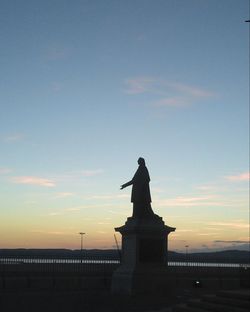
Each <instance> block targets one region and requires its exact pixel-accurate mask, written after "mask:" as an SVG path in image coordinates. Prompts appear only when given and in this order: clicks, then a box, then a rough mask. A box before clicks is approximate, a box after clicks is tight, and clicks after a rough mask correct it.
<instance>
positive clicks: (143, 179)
mask: <svg viewBox="0 0 250 312" xmlns="http://www.w3.org/2000/svg"><path fill="white" fill-rule="evenodd" d="M149 182H150V177H149V173H148V169H147V167H146V166H145V165H140V166H139V167H138V169H137V171H136V173H135V175H134V177H133V179H132V180H131V181H130V182H128V183H129V184H132V185H133V186H132V193H131V202H132V203H144V204H148V203H151V195H150V188H149Z"/></svg>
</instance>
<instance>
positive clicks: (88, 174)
mask: <svg viewBox="0 0 250 312" xmlns="http://www.w3.org/2000/svg"><path fill="white" fill-rule="evenodd" d="M102 173H103V169H95V170H83V171H81V174H82V175H83V176H84V177H93V176H96V175H99V174H102Z"/></svg>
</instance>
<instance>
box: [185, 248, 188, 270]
mask: <svg viewBox="0 0 250 312" xmlns="http://www.w3.org/2000/svg"><path fill="white" fill-rule="evenodd" d="M185 247H186V265H188V247H189V245H186V246H185Z"/></svg>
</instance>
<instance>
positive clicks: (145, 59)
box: [0, 0, 249, 251]
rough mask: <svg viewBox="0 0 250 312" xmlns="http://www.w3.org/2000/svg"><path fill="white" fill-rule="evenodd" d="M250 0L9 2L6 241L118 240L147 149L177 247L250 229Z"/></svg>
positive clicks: (2, 201)
mask: <svg viewBox="0 0 250 312" xmlns="http://www.w3.org/2000/svg"><path fill="white" fill-rule="evenodd" d="M248 19H249V1H248V0H240V1H238V0H220V1H218V0H189V1H186V0H127V1H122V0H116V1H115V0H106V1H101V0H92V1H90V0H89V1H87V0H74V1H69V0H43V1H38V0H32V1H31V0H25V1H18V0H2V1H1V2H0V38H1V40H0V45H1V48H0V68H1V70H0V108H1V109H0V185H1V187H0V248H71V249H79V248H80V235H79V234H78V233H79V232H84V233H86V234H85V235H84V240H83V242H84V248H115V239H114V234H116V237H117V239H118V242H119V243H120V240H121V236H120V234H119V233H115V231H114V228H115V227H118V226H121V225H123V224H124V223H125V221H126V219H127V217H129V216H131V214H132V204H131V203H130V193H131V188H129V187H128V188H126V189H124V190H120V185H121V184H123V183H125V182H127V181H129V180H131V178H132V177H133V175H134V173H135V171H136V169H137V159H138V157H144V158H145V160H146V165H147V168H148V170H149V173H150V177H151V182H150V188H151V196H152V207H153V210H154V212H155V213H156V214H158V215H160V216H161V217H162V218H163V220H164V221H165V223H166V224H167V225H169V226H172V227H176V231H175V232H174V233H171V234H170V236H169V249H170V250H174V251H183V250H185V246H189V247H188V248H189V250H190V251H198V250H199V251H200V250H202V251H208V250H219V249H223V248H236V249H237V248H242V247H244V246H245V244H246V243H247V242H248V241H249V202H248V195H249V193H248V187H249V162H248V159H249V143H248V142H249V134H248V133H249V131H248V130H249V23H246V22H245V20H248Z"/></svg>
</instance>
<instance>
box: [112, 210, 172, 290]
mask: <svg viewBox="0 0 250 312" xmlns="http://www.w3.org/2000/svg"><path fill="white" fill-rule="evenodd" d="M115 231H116V232H120V233H121V235H122V259H121V265H120V266H119V268H118V269H117V270H116V271H115V272H114V273H113V277H112V293H116V294H125V295H134V294H147V293H149V294H152V293H159V291H161V290H162V289H167V288H168V286H169V285H168V284H169V281H168V278H167V275H168V274H167V273H168V272H167V255H168V235H169V234H170V233H171V232H173V231H175V228H173V227H169V226H167V225H165V223H164V221H163V220H162V218H160V217H158V216H157V215H154V216H153V217H151V218H141V219H140V218H132V217H131V218H128V219H127V221H126V223H125V225H123V226H121V227H118V228H115Z"/></svg>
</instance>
